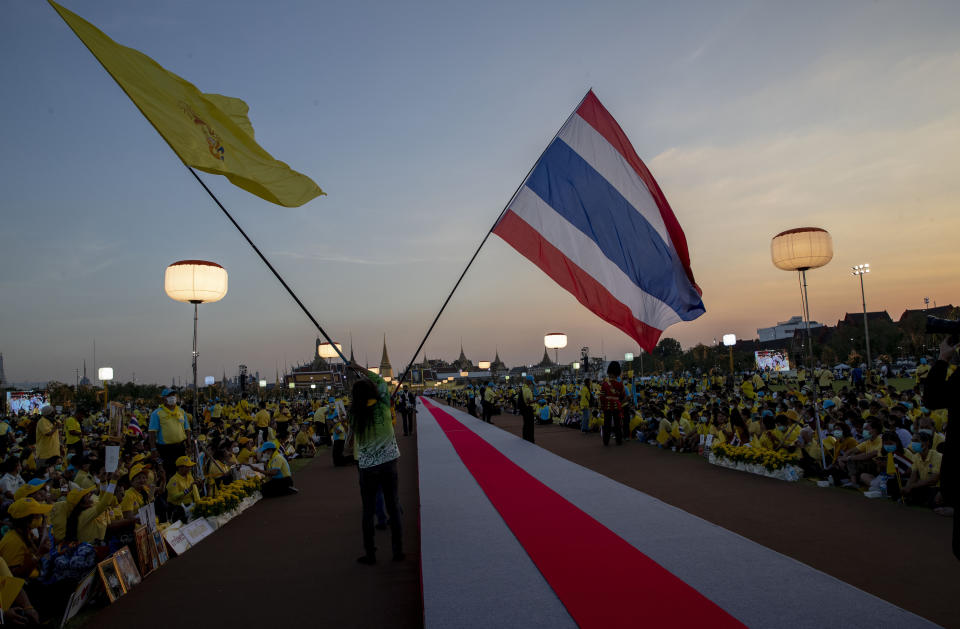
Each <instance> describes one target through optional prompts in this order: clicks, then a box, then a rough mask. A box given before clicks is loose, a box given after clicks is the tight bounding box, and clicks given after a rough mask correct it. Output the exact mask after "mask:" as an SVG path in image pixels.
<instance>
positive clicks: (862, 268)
mask: <svg viewBox="0 0 960 629" xmlns="http://www.w3.org/2000/svg"><path fill="white" fill-rule="evenodd" d="M852 270H853V274H854V275H856V276H857V277H859V278H860V301H861V302H862V303H863V337H864V340H866V342H867V376H868V378H867V379H868V381H869V375H870V326H869V325H868V324H867V297H866V293H864V292H863V276H864V274H866V273H869V272H870V265H869V264H858V265H856V266H855V267H852Z"/></svg>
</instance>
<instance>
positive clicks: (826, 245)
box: [770, 227, 833, 369]
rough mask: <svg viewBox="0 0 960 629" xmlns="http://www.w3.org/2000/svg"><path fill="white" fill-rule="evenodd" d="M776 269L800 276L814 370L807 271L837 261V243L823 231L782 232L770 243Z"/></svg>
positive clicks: (817, 229) (802, 229) (807, 228)
mask: <svg viewBox="0 0 960 629" xmlns="http://www.w3.org/2000/svg"><path fill="white" fill-rule="evenodd" d="M770 258H771V259H772V260H773V265H774V266H775V267H777V268H778V269H781V270H783V271H798V272H799V273H800V279H801V287H800V298H801V306H802V308H803V318H804V322H805V323H806V327H807V343H808V344H809V346H810V347H809V352H810V368H811V369H813V337H812V336H811V334H810V301H809V300H808V299H807V270H809V269H817V268H820V267H821V266H824V265H825V264H827V263H828V262H830V260H832V259H833V239H832V238H830V233H829V232H827V230H825V229H821V228H819V227H798V228H797V229H788V230H787V231H785V232H780V233H779V234H777V235H776V236H774V237H773V240H771V241H770Z"/></svg>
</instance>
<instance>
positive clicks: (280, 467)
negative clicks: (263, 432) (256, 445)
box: [250, 441, 297, 498]
mask: <svg viewBox="0 0 960 629" xmlns="http://www.w3.org/2000/svg"><path fill="white" fill-rule="evenodd" d="M260 458H261V460H262V461H263V465H262V466H257V465H251V466H250V467H252V468H253V469H255V470H257V471H258V472H260V473H261V474H263V475H264V476H266V477H267V482H265V483H264V484H263V487H262V488H261V490H260V491H261V493H262V494H263V497H264V498H276V497H278V496H287V495H290V494H295V493H297V489H296V487H294V486H293V475H292V474H291V473H290V464H289V463H287V460H286V459H285V458H283V454H281V453H280V452H279V451H278V450H277V445H276V444H275V443H273V442H272V441H267V442H266V443H264V444H263V445H262V446H260Z"/></svg>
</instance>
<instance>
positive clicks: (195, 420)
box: [190, 301, 200, 426]
mask: <svg viewBox="0 0 960 629" xmlns="http://www.w3.org/2000/svg"><path fill="white" fill-rule="evenodd" d="M190 303H192V304H193V424H194V426H199V425H200V423H199V422H200V420H199V419H198V416H197V402H198V400H197V311H198V309H199V307H200V302H199V301H191V302H190Z"/></svg>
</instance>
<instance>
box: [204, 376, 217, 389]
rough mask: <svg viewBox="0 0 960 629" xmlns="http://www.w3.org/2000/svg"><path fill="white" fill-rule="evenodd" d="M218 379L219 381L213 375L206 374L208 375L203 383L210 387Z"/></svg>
mask: <svg viewBox="0 0 960 629" xmlns="http://www.w3.org/2000/svg"><path fill="white" fill-rule="evenodd" d="M216 381H217V379H216V378H214V377H213V376H206V377H205V378H204V379H203V384H204V385H205V386H208V387H209V386H211V385H213V383H214V382H216Z"/></svg>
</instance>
